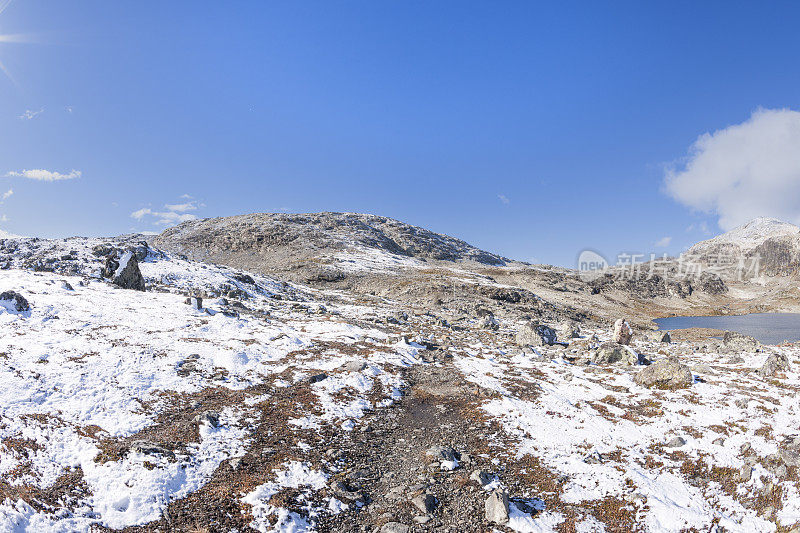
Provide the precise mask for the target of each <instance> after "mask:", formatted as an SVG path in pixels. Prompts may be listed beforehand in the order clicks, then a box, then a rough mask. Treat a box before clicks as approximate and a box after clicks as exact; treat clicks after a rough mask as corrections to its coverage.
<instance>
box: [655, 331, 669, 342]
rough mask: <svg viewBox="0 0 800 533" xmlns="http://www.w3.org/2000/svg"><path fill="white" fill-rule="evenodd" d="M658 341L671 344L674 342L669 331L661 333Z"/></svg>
mask: <svg viewBox="0 0 800 533" xmlns="http://www.w3.org/2000/svg"><path fill="white" fill-rule="evenodd" d="M658 342H662V343H664V344H669V343H671V342H672V335H670V334H669V331H664V332H663V333H661V334H660V335H659V338H658Z"/></svg>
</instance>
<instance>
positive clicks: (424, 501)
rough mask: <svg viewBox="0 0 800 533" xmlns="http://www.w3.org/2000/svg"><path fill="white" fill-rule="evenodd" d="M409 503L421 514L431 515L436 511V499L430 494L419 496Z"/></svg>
mask: <svg viewBox="0 0 800 533" xmlns="http://www.w3.org/2000/svg"><path fill="white" fill-rule="evenodd" d="M411 503H412V505H414V507H416V508H417V509H419V510H420V512H423V513H432V512H433V510H434V509H436V498H434V497H433V495H432V494H420V495H419V496H416V497H414V498H412V499H411Z"/></svg>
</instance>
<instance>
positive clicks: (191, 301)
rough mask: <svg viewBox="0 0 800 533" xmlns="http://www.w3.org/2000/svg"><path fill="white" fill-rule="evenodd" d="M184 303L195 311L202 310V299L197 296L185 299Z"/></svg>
mask: <svg viewBox="0 0 800 533" xmlns="http://www.w3.org/2000/svg"><path fill="white" fill-rule="evenodd" d="M185 303H186V304H187V305H190V306H191V307H192V309H195V310H197V311H202V310H203V299H202V298H200V297H199V296H190V297H189V298H186V301H185Z"/></svg>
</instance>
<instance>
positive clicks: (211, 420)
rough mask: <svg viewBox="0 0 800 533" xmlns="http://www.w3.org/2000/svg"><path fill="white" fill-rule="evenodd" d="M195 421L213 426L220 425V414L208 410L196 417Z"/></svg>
mask: <svg viewBox="0 0 800 533" xmlns="http://www.w3.org/2000/svg"><path fill="white" fill-rule="evenodd" d="M194 421H195V422H196V423H197V424H199V425H202V424H207V425H209V426H211V427H212V428H218V427H219V415H218V414H217V413H215V412H214V411H206V412H205V413H203V414H200V415H197V416H196V417H194Z"/></svg>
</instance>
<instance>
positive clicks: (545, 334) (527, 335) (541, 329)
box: [516, 322, 556, 346]
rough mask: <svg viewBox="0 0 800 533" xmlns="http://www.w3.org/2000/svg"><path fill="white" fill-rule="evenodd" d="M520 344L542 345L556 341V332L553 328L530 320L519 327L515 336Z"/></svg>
mask: <svg viewBox="0 0 800 533" xmlns="http://www.w3.org/2000/svg"><path fill="white" fill-rule="evenodd" d="M516 341H517V344H518V345H520V346H544V345H552V344H555V343H556V332H555V330H554V329H553V328H551V327H548V326H544V325H541V324H538V323H537V322H530V323H528V324H525V325H523V326H521V327H520V328H519V330H518V331H517V337H516Z"/></svg>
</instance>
